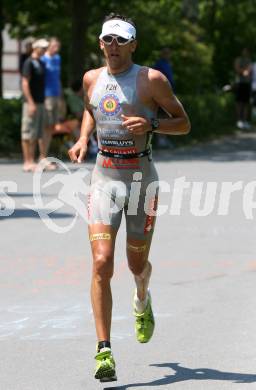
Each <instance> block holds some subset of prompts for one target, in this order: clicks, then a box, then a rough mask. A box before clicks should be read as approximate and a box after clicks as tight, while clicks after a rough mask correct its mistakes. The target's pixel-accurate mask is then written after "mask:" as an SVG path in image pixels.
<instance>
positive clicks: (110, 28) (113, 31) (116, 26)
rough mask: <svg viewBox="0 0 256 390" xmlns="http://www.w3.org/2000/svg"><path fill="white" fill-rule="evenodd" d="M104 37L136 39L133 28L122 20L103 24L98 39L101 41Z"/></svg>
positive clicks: (113, 20)
mask: <svg viewBox="0 0 256 390" xmlns="http://www.w3.org/2000/svg"><path fill="white" fill-rule="evenodd" d="M105 35H119V36H120V37H122V38H125V39H131V38H134V39H135V38H136V29H135V27H134V26H133V25H132V24H130V23H128V22H125V21H123V20H120V19H112V20H108V21H107V22H105V23H104V24H103V26H102V33H101V34H100V36H99V38H100V39H102V38H103V37H104V36H105Z"/></svg>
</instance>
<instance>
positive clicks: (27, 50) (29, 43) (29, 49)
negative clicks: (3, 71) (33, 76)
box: [19, 40, 33, 73]
mask: <svg viewBox="0 0 256 390" xmlns="http://www.w3.org/2000/svg"><path fill="white" fill-rule="evenodd" d="M32 44H33V41H32V40H29V41H27V42H26V43H25V52H23V53H21V55H20V58H19V70H20V73H22V68H23V64H24V62H25V61H26V59H27V58H28V57H30V56H31V53H32V51H33V48H32Z"/></svg>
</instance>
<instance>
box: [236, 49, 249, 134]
mask: <svg viewBox="0 0 256 390" xmlns="http://www.w3.org/2000/svg"><path fill="white" fill-rule="evenodd" d="M234 68H235V72H236V86H235V96H236V110H237V123H236V125H237V127H238V128H239V129H249V128H250V124H249V114H250V97H251V80H252V60H251V57H250V53H249V51H248V49H246V48H245V49H243V51H242V53H241V56H240V57H238V58H236V60H235V63H234Z"/></svg>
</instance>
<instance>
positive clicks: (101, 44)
mask: <svg viewBox="0 0 256 390" xmlns="http://www.w3.org/2000/svg"><path fill="white" fill-rule="evenodd" d="M99 46H100V49H101V50H103V49H104V43H103V42H102V40H101V39H100V40H99Z"/></svg>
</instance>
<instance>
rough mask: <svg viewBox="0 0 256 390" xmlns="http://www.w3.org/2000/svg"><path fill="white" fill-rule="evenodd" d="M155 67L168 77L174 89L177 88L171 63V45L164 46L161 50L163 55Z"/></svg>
mask: <svg viewBox="0 0 256 390" xmlns="http://www.w3.org/2000/svg"><path fill="white" fill-rule="evenodd" d="M153 68H154V69H156V70H159V71H160V72H162V73H163V74H164V75H165V76H166V77H167V79H168V81H169V83H170V84H171V86H172V89H173V91H174V90H175V86H174V80H173V69H172V64H171V50H170V49H169V47H164V48H163V49H162V50H161V56H160V58H159V60H158V61H156V63H155V65H154V66H153Z"/></svg>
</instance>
